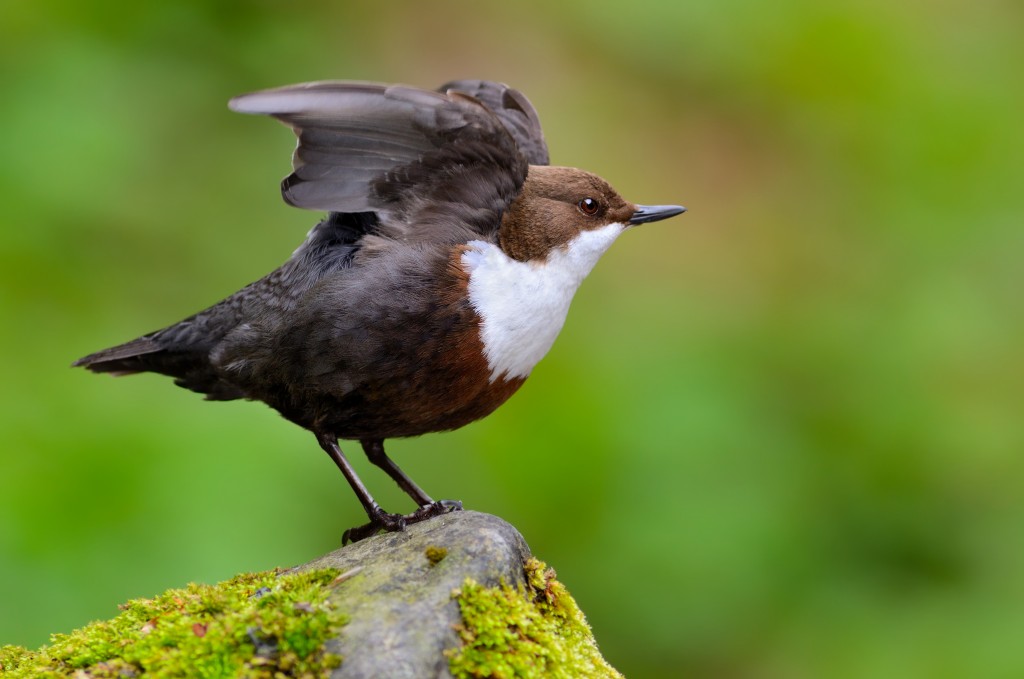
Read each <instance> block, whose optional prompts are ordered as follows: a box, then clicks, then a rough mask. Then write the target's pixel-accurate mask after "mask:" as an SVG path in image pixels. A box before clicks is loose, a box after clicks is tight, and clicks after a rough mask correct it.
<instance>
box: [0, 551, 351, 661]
mask: <svg viewBox="0 0 1024 679" xmlns="http://www.w3.org/2000/svg"><path fill="white" fill-rule="evenodd" d="M337 575H338V571H336V570H333V569H323V570H311V571H304V572H301V573H294V574H286V575H280V576H279V571H267V572H263V573H248V574H244V575H239V576H237V577H235V578H232V579H231V580H228V581H226V582H222V583H220V584H218V585H212V586H211V585H196V584H190V585H188V586H187V587H185V588H184V589H172V590H169V591H167V592H165V593H163V594H161V595H159V596H158V597H156V598H154V599H134V600H132V601H129V602H128V603H126V604H124V605H122V606H121V607H120V608H121V609H122V613H121V614H120V615H118V616H117V617H115V618H113V619H112V620H109V621H101V622H94V623H91V624H89V625H87V626H85V627H83V628H81V629H79V630H75V631H74V632H72V633H70V634H55V635H53V637H52V638H51V642H50V644H49V645H48V646H44V647H42V648H41V649H39V650H38V651H30V650H27V649H25V648H21V647H18V646H4V647H2V648H0V673H2V674H3V676H4V677H5V679H6V678H7V677H10V679H21V678H22V677H24V678H28V677H33V678H35V677H69V676H74V677H76V679H91V678H93V677H95V678H97V679H100V678H103V679H106V678H107V677H109V678H111V679H113V678H115V677H116V678H118V679H124V678H126V677H135V676H140V675H145V676H147V677H183V676H188V677H225V676H233V677H234V676H237V677H251V678H253V679H263V678H266V679H271V678H277V677H328V676H329V675H330V673H331V670H332V669H333V668H335V667H337V666H338V665H339V664H340V663H341V658H340V657H339V656H337V655H334V654H331V653H328V652H326V651H325V650H324V648H323V646H324V642H325V641H327V639H328V638H331V637H335V636H337V635H338V632H339V630H340V628H341V627H342V625H343V624H344V622H345V621H344V618H343V616H342V615H341V613H339V612H337V611H335V610H334V608H333V607H332V606H331V605H330V603H329V595H330V591H331V587H330V585H331V583H332V582H333V581H334V579H335V577H336V576H337Z"/></svg>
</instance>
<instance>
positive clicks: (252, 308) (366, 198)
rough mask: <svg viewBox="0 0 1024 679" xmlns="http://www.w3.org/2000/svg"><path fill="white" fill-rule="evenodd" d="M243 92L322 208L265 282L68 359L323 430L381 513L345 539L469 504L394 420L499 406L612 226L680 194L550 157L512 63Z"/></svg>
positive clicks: (639, 217)
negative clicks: (284, 139) (423, 474)
mask: <svg viewBox="0 0 1024 679" xmlns="http://www.w3.org/2000/svg"><path fill="white" fill-rule="evenodd" d="M230 106H231V108H232V109H233V110H235V111H238V112H241V113H259V114H265V115H270V116H273V117H274V118H277V119H278V120H280V121H282V122H284V123H285V124H287V125H289V126H291V128H292V129H293V130H294V131H295V134H296V135H297V136H298V145H297V147H296V149H295V152H294V154H293V156H292V167H293V170H294V171H293V172H292V174H290V175H289V176H288V177H287V178H285V180H284V181H283V182H282V184H281V190H282V193H283V194H284V199H285V201H286V202H288V203H289V204H290V205H294V206H296V207H301V208H307V209H312V210H324V211H327V212H328V215H327V217H326V219H324V220H323V221H321V222H320V223H319V224H317V225H316V226H315V227H314V228H313V230H312V231H310V233H309V235H308V236H307V238H306V240H305V242H304V243H303V244H302V245H301V246H300V247H299V248H298V250H296V251H295V253H294V254H293V255H292V256H291V258H290V259H288V261H286V262H285V263H284V264H283V265H282V266H281V267H280V268H278V269H276V270H275V271H273V272H271V273H270V274H268V275H267V276H265V277H263V278H261V279H260V280H258V281H256V282H255V283H252V284H250V285H248V286H246V287H245V288H242V290H240V291H239V292H237V293H235V294H234V295H231V296H230V297H228V298H227V299H225V300H223V301H222V302H220V303H218V304H215V305H214V306H212V307H210V308H208V309H206V310H205V311H201V312H199V313H198V314H195V315H194V316H190V317H189V318H186V319H185V320H183V321H181V322H180V323H175V324H174V325H171V326H169V327H167V328H164V329H163V330H158V331H156V332H153V333H150V334H148V335H143V336H142V337H140V338H138V339H136V340H133V341H131V342H128V343H126V344H122V345H119V346H116V347H112V348H110V349H106V350H104V351H100V352H97V353H95V354H90V355H89V356H86V357H85V358H81V359H79V360H77V361H75V363H74V365H76V366H83V367H86V368H88V369H89V370H92V371H94V372H109V373H112V374H115V375H128V374H132V373H138V372H155V373H161V374H164V375H169V376H171V377H174V378H175V384H177V385H179V386H181V387H185V388H187V389H191V390H192V391H196V392H199V393H202V394H205V395H206V398H207V399H210V400H233V399H239V398H244V399H250V400H255V401H263V402H264V403H266V404H268V405H269V406H270V407H272V408H274V409H275V410H277V411H278V412H280V413H281V414H282V415H283V416H284V417H285V418H287V419H289V420H291V421H292V422H294V423H296V424H298V425H299V426H301V427H304V428H306V429H308V430H310V431H311V432H313V434H315V435H316V437H317V440H318V441H319V442H320V445H321V446H322V447H323V449H324V450H326V451H327V454H328V455H330V456H331V459H333V460H334V462H335V464H337V465H338V468H339V469H341V471H342V473H343V474H344V475H345V478H346V479H347V480H348V482H349V484H350V485H351V486H352V489H353V490H354V491H355V493H356V495H357V496H358V497H359V500H360V502H362V504H363V507H364V509H365V510H366V513H367V515H368V516H369V519H370V521H369V523H367V524H366V525H363V526H359V527H357V528H351V529H349V530H347V531H346V532H345V535H344V536H343V542H347V541H349V540H359V539H361V538H363V537H366V536H368V535H372V534H374V533H376V532H378V531H379V530H387V531H392V530H401V529H402V528H403V527H404V526H405V525H406V524H407V523H411V522H414V521H420V520H423V519H425V518H428V517H431V516H435V515H437V514H441V513H444V512H447V511H451V510H452V509H457V508H460V507H461V504H460V503H459V502H456V501H450V500H441V501H437V502H435V501H434V500H432V499H431V498H430V496H429V495H427V494H426V493H425V492H423V490H421V489H420V487H419V486H417V485H416V484H415V483H414V482H413V481H412V479H410V478H409V477H408V476H406V475H405V474H404V473H403V472H402V470H401V469H399V468H398V466H397V465H396V464H395V463H394V462H393V461H392V460H391V459H390V458H389V457H388V456H387V455H386V454H385V452H384V440H385V439H389V438H396V437H406V436H418V435H420V434H425V433H427V432H435V431H445V430H450V429H457V428H458V427H461V426H463V425H466V424H468V423H470V422H473V421H474V420H477V419H480V418H481V417H484V416H486V415H488V414H490V413H491V412H492V411H494V409H495V408H497V407H498V406H500V405H501V404H502V403H504V402H505V401H506V400H507V399H508V398H509V397H510V396H511V395H512V394H513V393H514V392H515V391H516V390H517V389H518V388H519V387H520V386H521V385H522V384H523V381H524V380H525V379H526V378H527V376H529V374H530V371H531V370H532V369H533V367H534V366H535V365H536V364H537V362H538V361H539V360H540V359H541V358H542V357H543V356H544V354H546V353H547V351H548V349H549V348H550V347H551V344H552V343H553V342H554V341H555V337H556V336H557V335H558V331H559V330H560V329H561V328H562V323H563V322H564V321H565V316H566V313H567V312H568V310H569V303H570V301H571V300H572V297H573V294H574V293H575V292H576V288H577V287H579V284H580V282H581V281H582V280H583V278H584V277H585V276H586V275H587V274H588V273H589V272H590V270H591V269H592V268H593V266H594V264H596V263H597V260H598V258H599V257H600V256H601V255H602V254H603V253H604V251H605V250H607V249H608V247H609V246H610V245H611V244H612V243H613V242H614V241H615V239H616V238H618V236H619V235H620V234H622V232H623V231H625V230H627V229H629V228H630V227H631V226H634V225H636V224H642V223H644V222H653V221H656V220H659V219H665V218H667V217H672V216H673V215H678V214H680V213H681V212H683V211H684V209H685V208H683V207H680V206H677V205H653V206H652V205H635V204H633V203H630V202H629V201H627V200H624V199H623V198H622V197H620V196H619V194H618V193H616V192H615V190H614V189H613V188H612V187H611V186H609V185H608V183H607V182H605V181H604V180H603V179H601V178H600V177H597V176H596V175H593V174H591V173H589V172H584V171H583V170H577V169H574V168H569V167H552V166H550V165H549V164H548V150H547V144H546V143H545V141H544V135H543V133H542V132H541V128H540V121H539V120H538V117H537V112H536V111H535V110H534V108H533V106H532V105H531V104H530V102H529V101H528V100H527V99H526V97H524V96H523V95H522V94H521V93H520V92H518V91H516V90H514V89H511V88H509V87H507V86H506V85H502V84H499V83H493V82H487V81H479V80H460V81H455V82H451V83H448V84H447V85H444V86H442V87H441V88H439V89H438V90H437V91H436V92H431V91H427V90H420V89H416V88H412V87H406V86H401V85H383V84H376V83H363V82H343V81H338V82H315V83H308V84H302V85H294V86H290V87H283V88H280V89H273V90H265V91H262V92H255V93H253V94H246V95H243V96H240V97H236V98H235V99H232V100H231V103H230ZM338 439H356V440H358V441H359V442H360V443H361V444H362V447H363V450H364V451H365V453H366V455H367V457H369V459H370V461H371V462H372V463H373V464H375V465H376V466H378V467H380V468H381V469H383V470H384V471H385V472H387V474H388V475H389V476H390V477H391V478H392V479H394V480H395V482H396V483H398V485H399V486H400V487H401V488H402V490H404V491H405V492H406V493H408V495H409V496H410V497H411V498H412V499H413V500H414V501H415V502H416V504H417V505H418V507H419V508H418V509H417V510H416V511H415V512H413V513H411V514H407V515H404V516H403V515H399V514H389V513H387V512H385V511H383V510H382V509H381V507H380V506H379V505H378V504H377V503H376V501H374V499H373V497H372V496H371V495H370V493H369V491H367V489H366V486H364V485H363V483H362V481H361V480H360V479H359V477H358V476H356V473H355V471H354V470H353V468H352V466H351V465H350V464H349V462H348V460H347V459H346V458H345V456H344V454H343V453H342V451H341V448H340V447H339V446H338Z"/></svg>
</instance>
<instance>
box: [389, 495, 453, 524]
mask: <svg viewBox="0 0 1024 679" xmlns="http://www.w3.org/2000/svg"><path fill="white" fill-rule="evenodd" d="M461 511H462V503H461V502H460V501H458V500H438V501H436V502H431V503H430V504H429V505H423V506H422V507H420V508H419V509H417V510H416V511H415V512H413V513H412V514H406V515H405V517H403V518H405V522H406V523H417V522H419V521H425V520H427V519H432V518H434V517H435V516H441V515H442V514H447V513H448V512H461Z"/></svg>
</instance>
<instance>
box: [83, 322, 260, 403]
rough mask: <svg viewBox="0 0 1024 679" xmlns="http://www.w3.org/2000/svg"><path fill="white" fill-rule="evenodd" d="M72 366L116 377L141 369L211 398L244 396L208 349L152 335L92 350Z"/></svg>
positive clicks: (221, 398) (220, 399) (228, 398)
mask: <svg viewBox="0 0 1024 679" xmlns="http://www.w3.org/2000/svg"><path fill="white" fill-rule="evenodd" d="M71 366H72V367H82V368H87V369H88V370H91V371H93V372H96V373H109V374H111V375H114V376H115V377H120V376H122V375H134V374H135V373H141V372H153V373H159V374H161V375H167V376H169V377H173V378H175V379H174V383H175V384H177V385H178V386H179V387H184V388H185V389H190V390H192V391H195V392H198V393H200V394H205V395H206V398H207V399H208V400H210V401H232V400H234V399H236V398H242V397H243V396H244V394H243V393H242V391H241V390H240V389H238V387H236V386H234V385H232V384H229V383H228V382H225V381H224V380H222V379H221V378H220V376H219V375H218V374H217V372H216V370H214V369H213V367H212V366H211V365H210V362H209V359H208V356H207V353H206V352H205V351H196V350H191V351H189V350H175V349H172V348H169V347H165V346H162V343H161V342H160V341H159V340H158V339H157V338H156V337H154V336H153V335H145V336H143V337H140V338H138V339H136V340H132V341H131V342H127V343H125V344H119V345H118V346H116V347H111V348H109V349H104V350H103V351H97V352H96V353H95V354H89V355H88V356H85V357H83V358H80V359H78V360H77V361H75V362H74V363H72V364H71Z"/></svg>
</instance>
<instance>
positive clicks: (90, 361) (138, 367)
mask: <svg viewBox="0 0 1024 679" xmlns="http://www.w3.org/2000/svg"><path fill="white" fill-rule="evenodd" d="M163 351H164V350H163V347H161V346H160V343H159V342H157V341H156V340H155V339H153V337H152V335H143V336H142V337H139V338H138V339H134V340H132V341H131V342H125V343H124V344H119V345H117V346H116V347H110V348H109V349H104V350H102V351H97V352H96V353H93V354H89V355H88V356H83V357H82V358H80V359H78V360H77V361H75V362H74V363H72V364H71V366H72V367H75V368H87V369H88V370H91V371H93V372H96V373H111V374H113V375H115V376H121V375H134V374H135V373H139V372H146V371H154V369H155V368H157V367H158V366H156V365H153V358H155V357H154V356H152V355H153V354H159V353H162V352H163ZM155 372H161V371H159V370H155Z"/></svg>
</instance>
